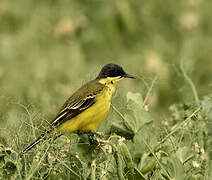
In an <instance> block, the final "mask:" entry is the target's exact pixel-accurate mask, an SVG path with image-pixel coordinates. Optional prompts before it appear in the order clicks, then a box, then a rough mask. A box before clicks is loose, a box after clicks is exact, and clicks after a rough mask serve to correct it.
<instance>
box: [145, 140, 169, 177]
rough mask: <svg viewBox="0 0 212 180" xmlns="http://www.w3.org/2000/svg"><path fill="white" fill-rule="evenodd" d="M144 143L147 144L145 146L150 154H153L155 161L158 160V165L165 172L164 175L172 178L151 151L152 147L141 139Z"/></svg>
mask: <svg viewBox="0 0 212 180" xmlns="http://www.w3.org/2000/svg"><path fill="white" fill-rule="evenodd" d="M143 142H144V144H145V145H146V146H147V148H148V149H149V151H150V152H151V153H152V155H153V156H154V158H155V159H156V161H157V162H158V164H159V166H160V167H161V169H163V171H164V172H165V173H166V175H167V176H168V178H169V179H172V178H171V176H170V175H169V173H168V172H167V171H166V169H165V168H164V167H163V165H162V164H161V163H160V161H159V159H158V157H157V156H156V155H155V153H154V152H153V150H152V148H151V147H150V146H149V144H147V142H146V141H145V140H144V139H143Z"/></svg>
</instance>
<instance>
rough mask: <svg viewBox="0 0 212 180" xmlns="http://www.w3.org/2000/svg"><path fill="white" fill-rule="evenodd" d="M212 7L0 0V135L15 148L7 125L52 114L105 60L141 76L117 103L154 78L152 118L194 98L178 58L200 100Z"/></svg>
mask: <svg viewBox="0 0 212 180" xmlns="http://www.w3.org/2000/svg"><path fill="white" fill-rule="evenodd" d="M211 10H212V1H211V0H205V1H203V0H187V1H184V0H178V1H170V0H157V1H154V0H149V1H139V0H131V1H127V0H75V1H74V0H63V1H59V0H45V1H43V0H36V1H35V0H30V1H29V0H19V1H12V0H1V1H0V127H1V133H0V135H1V136H2V137H4V141H6V143H7V144H8V145H11V144H12V140H11V139H10V138H9V136H8V127H10V128H9V129H10V131H14V129H17V128H19V130H18V131H17V133H18V132H19V133H21V132H22V130H21V129H22V128H21V126H20V125H21V124H22V125H23V119H24V118H25V119H26V117H25V116H27V113H26V111H25V110H27V111H30V112H29V113H30V117H31V119H32V120H33V122H34V123H35V124H36V123H37V124H39V122H40V119H41V117H44V119H51V118H53V116H54V115H55V113H56V112H57V110H58V109H59V108H60V106H61V105H62V104H63V102H64V101H65V100H66V99H67V97H68V96H70V95H71V94H72V93H73V92H74V91H75V90H76V89H77V88H78V87H80V86H81V85H82V84H83V83H85V82H86V81H88V80H91V79H93V78H95V76H96V75H97V74H98V72H99V70H100V69H101V67H102V66H103V65H105V64H106V63H116V64H119V65H121V66H123V68H124V69H125V70H126V71H127V72H129V73H130V74H133V75H135V76H137V80H135V81H130V80H125V81H122V82H121V83H120V84H119V85H118V92H117V94H116V95H115V98H114V103H115V104H118V103H116V102H115V101H118V99H119V98H117V97H121V96H125V94H126V93H127V92H128V91H132V92H139V93H141V94H142V95H143V96H144V97H145V95H146V93H147V92H148V90H149V88H150V86H151V84H152V81H153V79H154V78H157V80H156V82H155V83H154V87H153V90H152V92H151V95H150V97H149V99H148V104H149V109H150V111H152V112H154V114H155V115H160V116H161V115H163V114H164V113H166V112H167V108H168V107H169V106H170V105H171V104H174V103H179V102H180V103H188V102H189V103H191V102H193V101H194V97H193V94H192V92H191V88H190V86H189V85H188V84H187V82H186V81H185V79H184V77H183V74H182V72H181V69H180V63H181V65H182V66H183V67H184V69H185V71H186V73H187V74H188V76H189V77H190V78H191V80H192V81H193V82H194V85H195V86H196V89H197V92H198V95H199V97H200V98H202V97H203V96H205V95H208V94H209V93H211V86H212V83H211V76H212V59H211V57H212V49H211V48H212V38H211V37H212V23H211ZM23 112H25V113H23ZM22 133H24V132H22ZM13 134H14V133H13ZM14 136H15V134H14Z"/></svg>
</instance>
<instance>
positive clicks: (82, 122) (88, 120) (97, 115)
mask: <svg viewBox="0 0 212 180" xmlns="http://www.w3.org/2000/svg"><path fill="white" fill-rule="evenodd" d="M119 80H120V78H105V79H101V80H100V81H99V82H100V83H102V84H105V88H104V90H103V91H102V92H101V93H100V94H99V95H97V97H96V102H95V104H93V105H92V106H91V107H90V108H88V109H86V110H85V111H83V112H82V113H80V114H79V115H77V116H76V117H74V118H72V119H70V120H68V121H66V122H64V123H63V124H61V125H60V126H59V127H58V130H59V131H61V132H69V133H73V132H75V131H91V132H94V131H95V130H96V128H97V127H98V126H99V125H100V123H101V122H102V121H103V120H104V119H105V117H106V116H107V114H108V111H109V109H110V104H111V98H112V95H113V93H114V91H115V86H114V85H115V84H116V82H118V81H119Z"/></svg>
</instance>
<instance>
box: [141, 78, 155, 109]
mask: <svg viewBox="0 0 212 180" xmlns="http://www.w3.org/2000/svg"><path fill="white" fill-rule="evenodd" d="M157 79H158V76H155V77H154V79H153V81H152V83H151V86H150V88H149V89H148V92H147V94H146V97H145V99H144V102H143V106H145V105H146V102H147V100H148V98H149V96H150V93H151V91H152V89H153V87H154V84H155V82H156V80H157Z"/></svg>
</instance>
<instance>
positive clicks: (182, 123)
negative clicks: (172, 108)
mask: <svg viewBox="0 0 212 180" xmlns="http://www.w3.org/2000/svg"><path fill="white" fill-rule="evenodd" d="M200 109H201V106H199V107H198V108H197V109H196V110H195V111H194V112H193V113H192V114H191V115H190V116H189V117H187V118H186V119H185V121H183V122H181V123H180V124H179V125H178V126H176V127H175V128H174V129H173V130H172V131H171V132H170V133H169V134H167V135H166V137H165V138H163V139H162V140H161V141H160V142H159V143H158V144H157V145H156V147H157V146H159V145H161V144H162V143H163V142H165V141H166V140H167V139H168V138H169V137H170V136H171V135H172V134H174V133H175V132H176V131H177V130H178V129H180V128H181V127H182V126H184V125H185V124H186V123H187V122H188V121H189V120H190V119H191V118H192V117H193V116H194V115H195V114H196V113H197V112H198V111H200Z"/></svg>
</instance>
